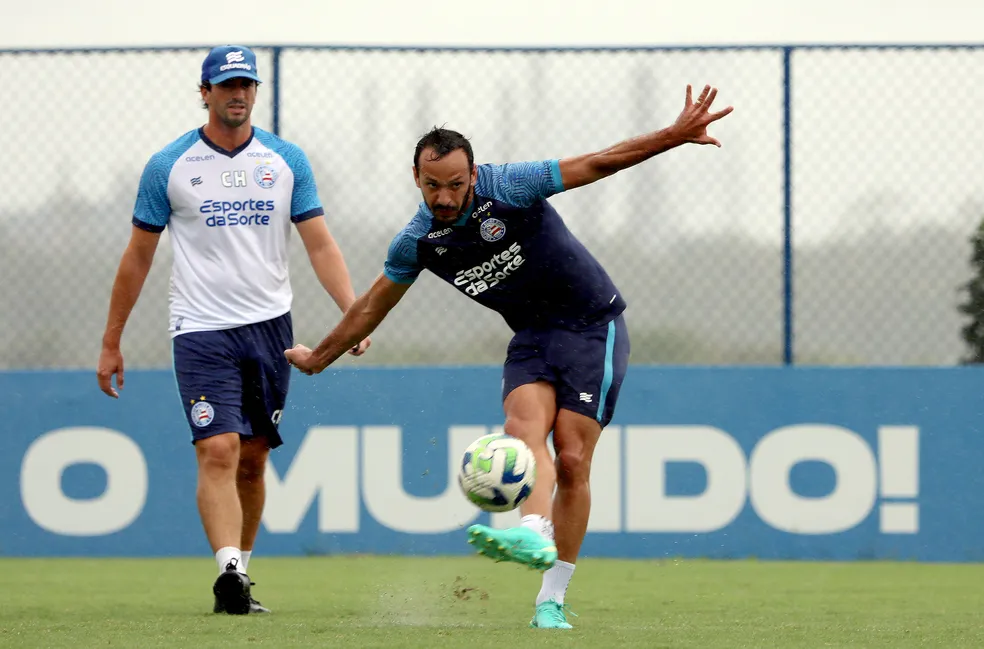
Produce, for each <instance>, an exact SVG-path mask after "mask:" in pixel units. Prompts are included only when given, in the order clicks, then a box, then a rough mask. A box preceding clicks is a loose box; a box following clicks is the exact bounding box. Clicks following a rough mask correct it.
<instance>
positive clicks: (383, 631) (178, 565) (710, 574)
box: [0, 555, 984, 649]
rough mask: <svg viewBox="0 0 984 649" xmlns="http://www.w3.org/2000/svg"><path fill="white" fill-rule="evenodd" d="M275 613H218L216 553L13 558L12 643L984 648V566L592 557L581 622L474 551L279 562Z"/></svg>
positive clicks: (7, 623)
mask: <svg viewBox="0 0 984 649" xmlns="http://www.w3.org/2000/svg"><path fill="white" fill-rule="evenodd" d="M250 576H251V577H252V578H253V580H254V581H256V582H257V585H256V587H255V588H254V594H255V596H256V597H257V599H259V600H260V601H262V602H263V603H264V604H265V605H267V606H269V607H270V608H271V609H273V611H274V612H273V614H272V615H268V616H258V615H257V616H245V617H233V616H228V615H213V614H212V613H211V604H212V601H211V590H210V589H211V582H212V580H213V579H214V577H215V564H214V562H213V561H210V560H208V559H200V560H199V559H161V560H157V559H154V560H60V559H58V560H53V559H41V560H24V559H2V560H0V646H2V647H45V648H55V649H57V648H61V647H71V648H73V649H75V648H79V647H191V648H194V649H205V648H206V647H229V646H240V647H353V648H361V647H407V648H416V647H466V648H469V647H475V648H478V647H571V646H576V647H618V648H619V649H628V648H634V647H647V648H655V647H703V648H706V647H783V648H793V647H847V646H850V647H926V646H938V647H984V615H982V610H984V566H979V565H929V564H915V563H773V562H755V561H736V562H714V561H663V562H655V561H612V560H602V559H585V560H583V561H582V563H581V564H580V565H579V566H578V570H577V573H576V574H575V577H574V582H573V583H572V586H571V590H570V591H569V593H568V604H569V605H570V606H571V608H572V609H573V610H574V611H575V612H576V613H578V615H579V617H576V618H574V617H572V618H570V619H571V622H572V623H573V624H574V626H575V629H574V630H573V631H567V632H561V631H541V630H533V629H528V628H527V626H526V625H527V622H528V621H529V618H530V613H531V611H532V598H533V597H534V596H535V594H536V591H537V590H538V588H539V575H538V574H537V573H533V572H530V571H528V570H526V569H524V568H522V567H520V566H516V565H513V564H494V563H491V562H488V561H486V560H483V559H481V558H478V557H475V558H471V557H465V558H453V559H432V558H410V559H403V558H388V557H387V558H383V557H334V558H297V559H293V558H292V559H284V558H267V557H263V556H262V555H258V556H257V557H256V558H255V559H254V560H253V561H252V562H251V563H250Z"/></svg>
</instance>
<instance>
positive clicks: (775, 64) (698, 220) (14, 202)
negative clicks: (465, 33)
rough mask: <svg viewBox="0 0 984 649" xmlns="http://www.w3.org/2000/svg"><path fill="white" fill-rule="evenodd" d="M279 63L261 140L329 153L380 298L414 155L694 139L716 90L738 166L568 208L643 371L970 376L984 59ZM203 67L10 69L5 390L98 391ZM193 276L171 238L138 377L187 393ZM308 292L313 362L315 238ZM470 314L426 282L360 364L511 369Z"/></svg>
mask: <svg viewBox="0 0 984 649" xmlns="http://www.w3.org/2000/svg"><path fill="white" fill-rule="evenodd" d="M255 51H256V53H257V55H258V57H259V67H260V75H261V77H263V78H264V79H265V83H264V84H263V86H262V87H261V88H260V91H259V95H258V102H257V105H256V108H255V109H254V113H253V115H254V123H255V124H256V125H257V126H260V127H263V128H266V129H269V130H277V131H278V132H279V133H280V134H281V135H282V136H283V137H285V138H286V139H288V140H291V141H293V142H295V143H297V144H298V145H300V146H301V147H302V148H303V149H304V150H305V152H306V153H307V155H308V157H309V158H310V160H311V163H312V166H313V168H314V173H315V178H316V179H317V182H318V184H319V190H320V195H321V199H322V201H323V203H324V205H325V209H326V212H327V219H328V224H329V228H330V229H331V230H332V232H333V234H334V235H335V237H336V239H337V240H338V242H339V244H340V246H341V247H342V250H343V252H344V254H345V256H346V260H347V262H348V265H349V269H350V271H351V273H352V280H353V283H354V285H355V289H356V292H357V293H358V292H362V291H363V290H365V289H366V288H367V287H368V285H369V283H370V282H371V281H372V280H373V279H374V278H375V277H376V275H377V274H378V273H379V272H380V270H381V268H382V263H383V260H384V258H385V255H386V250H387V247H388V244H389V242H390V240H391V239H392V237H393V236H394V235H395V234H396V232H398V231H399V230H400V228H402V227H403V225H405V224H406V222H407V221H408V220H409V219H410V217H411V216H412V215H413V213H414V211H415V210H416V206H417V203H418V202H419V200H420V195H419V192H418V190H417V189H416V187H415V186H414V183H413V178H412V174H411V166H412V154H413V147H414V145H415V143H416V141H417V138H418V137H419V136H420V135H421V134H422V133H423V132H425V131H426V130H428V129H429V128H431V127H432V126H434V125H446V126H448V127H449V128H454V129H456V130H459V131H461V132H463V133H465V134H466V135H467V136H469V137H470V138H471V140H472V143H473V146H474V148H475V152H476V158H477V161H479V162H507V161H514V160H534V159H543V158H552V157H564V156H568V155H576V154H579V153H584V152H587V151H591V150H596V149H600V148H603V147H605V146H608V145H610V144H613V143H615V142H617V141H619V140H622V139H625V138H628V137H631V136H634V135H637V134H640V133H644V132H647V131H651V130H654V129H656V128H660V127H662V126H664V125H666V124H668V123H670V122H671V121H672V120H673V119H674V118H675V117H676V115H677V114H678V112H679V110H680V108H681V107H682V102H683V91H684V88H685V86H686V84H688V83H691V84H694V85H695V86H697V87H700V86H701V85H702V84H704V83H711V84H714V85H717V86H718V87H719V88H720V95H719V99H718V103H720V104H721V106H724V105H728V104H731V105H734V106H735V107H736V110H735V112H734V114H732V115H731V116H729V117H728V118H727V119H725V120H724V121H723V122H721V123H719V124H717V125H715V126H714V127H713V134H714V135H715V136H717V137H718V138H719V139H720V140H721V141H722V142H723V144H724V148H723V149H720V150H719V149H715V148H713V147H683V148H680V149H677V150H674V151H672V152H669V153H667V154H665V155H664V156H659V157H657V158H656V159H654V160H652V161H650V162H647V163H645V164H643V165H640V166H638V167H635V168H633V169H629V170H626V171H624V172H622V173H620V174H618V175H616V176H614V177H611V178H609V179H606V180H605V181H603V182H600V183H597V184H595V185H591V186H588V187H584V188H581V189H578V190H576V191H573V192H569V193H565V194H561V195H559V196H557V197H555V198H554V199H551V202H552V203H553V204H554V205H555V206H556V207H557V208H558V209H559V210H560V212H561V214H562V215H563V216H564V217H565V219H566V221H567V223H568V225H569V227H570V228H571V230H572V231H573V232H574V233H575V234H576V235H577V236H578V237H579V238H580V239H581V240H582V241H583V242H584V243H585V245H587V247H588V248H589V249H590V250H591V251H592V252H593V253H594V254H595V255H596V256H597V257H598V259H599V260H600V261H601V262H602V264H603V265H604V266H605V267H606V268H607V269H608V271H609V272H610V274H611V275H612V277H613V279H614V280H615V282H616V284H617V285H618V286H619V287H620V289H621V290H622V292H623V294H624V295H625V297H626V299H627V300H628V302H629V311H628V312H627V315H626V317H627V320H628V323H629V327H630V331H631V335H632V345H633V350H632V351H633V358H632V360H633V362H635V363H670V364H779V363H782V362H783V361H784V359H785V360H789V359H788V358H787V357H786V356H785V355H784V353H785V352H792V358H793V359H794V360H795V361H796V362H799V363H824V364H900V365H904V364H952V363H955V362H957V360H958V359H959V357H960V356H961V355H962V353H963V346H962V342H961V340H960V333H959V330H960V326H961V324H962V323H963V320H962V317H961V316H960V314H959V312H958V311H957V304H958V302H959V301H960V300H961V295H960V293H959V291H958V289H959V286H960V285H961V284H962V283H963V282H965V281H967V280H968V279H969V278H970V275H971V272H972V271H971V269H970V267H969V265H968V258H969V255H970V244H969V243H968V237H969V236H970V235H971V234H972V233H973V232H974V230H975V229H976V227H977V224H978V221H979V220H980V219H981V217H982V216H984V209H982V207H984V185H981V183H980V182H979V178H978V174H977V173H976V172H977V168H976V167H977V165H976V160H977V156H975V153H976V152H977V151H980V150H981V144H982V140H984V134H982V133H980V132H978V131H976V130H975V129H973V123H974V122H973V120H972V119H971V116H972V111H973V110H974V107H975V106H976V105H978V104H979V102H978V101H977V100H978V99H979V97H978V95H980V94H981V93H984V89H981V88H979V87H976V86H973V85H972V84H969V83H968V80H969V79H972V78H973V77H974V73H975V71H976V70H977V69H979V68H980V67H981V65H982V64H984V48H981V49H973V48H954V49H952V50H940V49H906V48H895V49H893V48H879V49H871V48H840V49H833V48H831V49H825V48H804V49H799V48H747V49H692V50H690V49H669V50H664V49H627V50H536V51H531V50H482V51H478V50H474V51H471V50H411V49H392V50H391V49H358V48H290V47H285V48H257V49H256V50H255ZM206 52H207V50H206V49H204V48H203V49H194V48H192V49H179V50H143V51H140V50H114V51H79V52H5V53H0V84H2V86H3V87H4V89H5V108H4V111H3V115H4V118H3V119H2V120H0V142H3V143H4V145H5V149H6V154H7V156H6V162H7V167H8V174H7V179H6V182H5V183H4V185H5V190H4V191H3V192H0V277H2V280H0V368H34V367H59V368H92V367H94V366H95V363H96V359H97V357H98V353H99V344H100V339H101V336H102V330H103V326H104V324H105V317H106V309H107V305H108V299H109V292H110V288H111V285H112V282H113V277H114V274H115V272H116V267H117V264H118V262H119V257H120V255H121V253H122V251H123V249H124V247H125V245H126V242H127V239H128V237H129V232H130V227H131V226H130V215H131V211H132V208H133V202H134V198H135V195H136V189H137V181H138V179H139V175H140V172H141V170H142V168H143V165H144V163H145V162H146V160H147V158H148V157H149V156H150V155H152V154H153V153H154V152H155V151H157V150H159V149H160V148H161V147H163V146H164V145H165V144H167V143H168V142H170V141H171V140H173V139H175V138H176V137H177V136H179V135H180V134H181V133H184V132H186V131H188V130H190V129H192V128H195V127H197V126H199V125H201V124H202V123H203V122H204V121H205V119H206V115H205V112H204V110H202V108H201V106H200V101H199V97H198V93H197V78H198V72H199V70H200V65H201V61H202V59H203V58H204V56H205V54H206ZM787 81H788V82H789V86H788V90H789V93H788V95H787V93H786V90H787V87H786V85H785V84H786V82H787ZM787 96H788V98H789V100H788V101H787V100H786V99H787ZM787 142H788V143H789V145H790V146H789V149H788V151H789V154H790V157H789V160H790V161H791V166H787V164H786V160H787V158H786V148H785V147H786V145H787ZM787 188H788V190H789V192H790V194H789V195H790V196H791V199H792V200H791V204H790V214H791V216H792V226H793V227H792V229H791V230H790V231H789V232H788V234H789V239H788V242H789V244H791V247H790V249H789V250H790V251H791V253H792V256H791V260H792V265H791V267H790V266H788V265H787V264H786V263H785V259H786V258H785V254H786V249H785V248H784V246H785V244H786V243H787V238H786V237H787V230H786V228H785V227H784V223H785V218H786V216H787V213H786V200H785V196H786V191H787ZM170 264H171V249H170V244H169V240H168V235H167V234H165V235H164V236H163V237H162V240H161V246H160V248H159V251H158V257H157V259H156V261H155V265H154V268H153V269H152V271H151V274H150V277H149V278H148V281H147V284H146V285H145V287H144V290H143V293H142V296H141V298H140V301H139V302H138V304H137V307H136V309H135V310H134V313H133V315H132V316H131V319H130V322H129V324H128V326H127V330H126V333H125V335H124V343H123V344H124V354H125V355H126V359H127V367H131V368H132V367H167V366H169V365H170V341H169V338H168V335H167V331H166V322H167V318H166V313H167V286H168V278H169V273H170ZM790 268H791V274H789V275H787V274H786V273H787V272H788V271H789V270H790ZM291 273H292V284H293V287H294V294H295V300H294V309H293V313H294V322H295V333H296V337H297V339H298V341H301V342H306V343H314V342H316V341H317V340H319V339H320V338H321V337H322V336H323V335H324V333H326V332H327V331H328V329H329V328H330V327H331V326H333V325H334V324H335V323H336V322H337V321H338V319H339V317H340V314H339V313H338V311H337V309H336V308H335V306H334V304H333V303H332V302H331V300H330V298H329V297H328V296H327V295H326V294H325V293H324V291H323V289H322V288H321V287H320V285H319V284H318V282H317V280H316V278H315V276H314V273H313V272H312V271H311V268H310V266H309V265H308V262H307V259H306V257H305V255H304V251H303V246H302V245H301V243H300V240H299V238H298V237H297V236H296V235H295V236H293V237H292V241H291ZM787 281H788V282H789V283H788V285H787ZM787 289H788V292H787ZM457 293H458V292H457V291H456V290H454V289H453V288H451V287H448V286H446V285H444V284H443V283H442V282H440V281H439V280H436V279H435V278H434V277H433V276H431V275H429V274H427V273H425V274H424V275H422V277H421V279H420V280H419V281H418V282H417V284H416V285H415V286H414V287H413V288H412V289H411V291H410V292H409V293H408V294H407V296H406V298H404V300H403V302H401V304H400V305H399V306H398V307H397V308H396V309H395V310H394V312H393V313H392V314H391V315H390V316H389V318H388V319H387V320H386V321H385V322H384V323H383V324H382V326H381V327H380V328H379V329H378V330H377V332H376V334H375V335H374V337H373V340H374V343H373V347H372V349H371V351H370V353H369V354H367V355H366V356H364V357H362V358H361V359H358V360H356V359H351V358H349V357H345V359H344V360H342V361H340V362H341V363H344V364H351V363H358V364H360V365H364V364H390V365H391V364H418V363H426V364H473V363H499V362H501V361H502V359H503V357H504V354H505V347H506V343H507V341H508V339H509V336H510V332H509V331H508V330H507V328H506V326H505V324H504V323H503V322H502V321H501V319H500V318H499V316H497V315H496V314H494V313H492V312H489V311H487V310H485V309H483V308H482V307H480V306H478V305H476V304H473V303H471V302H470V301H469V300H466V299H464V298H463V297H461V296H460V295H458V294H457ZM788 296H791V298H792V300H791V302H787V297H788ZM787 307H788V309H787ZM789 315H792V318H793V319H792V321H791V327H790V328H789V329H788V332H789V333H791V334H792V337H787V336H786V332H787V330H786V329H785V324H786V318H787V317H788V316H789Z"/></svg>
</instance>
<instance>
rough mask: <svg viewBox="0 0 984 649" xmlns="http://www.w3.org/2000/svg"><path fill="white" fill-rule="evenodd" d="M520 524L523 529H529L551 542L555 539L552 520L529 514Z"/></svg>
mask: <svg viewBox="0 0 984 649" xmlns="http://www.w3.org/2000/svg"><path fill="white" fill-rule="evenodd" d="M519 524H520V525H521V526H523V527H528V528H530V529H531V530H533V531H534V532H536V533H537V534H539V535H540V536H542V537H543V538H545V539H548V540H550V541H553V538H554V528H553V523H551V522H550V519H548V518H546V517H544V516H540V515H539V514H527V515H526V516H523V518H522V519H521V520H520V522H519Z"/></svg>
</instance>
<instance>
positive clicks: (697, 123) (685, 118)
mask: <svg viewBox="0 0 984 649" xmlns="http://www.w3.org/2000/svg"><path fill="white" fill-rule="evenodd" d="M715 97H717V88H711V87H710V86H704V90H703V92H701V93H700V96H699V97H697V101H694V100H693V89H692V88H691V87H690V85H689V84H688V85H687V101H686V103H685V104H684V106H683V111H682V112H681V113H680V116H679V117H677V119H676V122H674V123H673V126H672V127H671V128H672V129H673V130H674V132H675V133H676V134H677V135H679V136H680V137H681V138H682V139H683V140H685V141H687V142H693V143H695V144H713V145H714V146H717V147H719V146H721V143H720V142H718V141H717V140H716V139H714V138H713V137H711V136H710V135H708V134H707V126H708V124H710V123H711V122H716V121H718V120H719V119H721V118H722V117H724V116H725V115H727V114H729V113H730V112H731V111H733V110H734V107H733V106H728V107H727V108H725V109H724V110H720V111H718V112H716V113H712V112H710V108H711V104H712V103H714V98H715Z"/></svg>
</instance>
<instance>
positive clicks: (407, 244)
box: [383, 226, 423, 284]
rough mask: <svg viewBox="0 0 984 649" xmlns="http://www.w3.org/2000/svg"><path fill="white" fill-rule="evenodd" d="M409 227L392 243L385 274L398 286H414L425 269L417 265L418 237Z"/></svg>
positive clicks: (387, 255) (385, 264) (384, 268)
mask: <svg viewBox="0 0 984 649" xmlns="http://www.w3.org/2000/svg"><path fill="white" fill-rule="evenodd" d="M409 230H410V226H407V227H406V228H404V229H403V230H401V231H400V233H399V234H398V235H396V237H394V238H393V242H392V243H390V247H389V251H388V252H387V254H386V262H385V263H384V264H383V273H384V274H385V275H386V277H387V278H389V280H390V281H393V282H396V283H397V284H413V283H414V281H416V279H417V277H418V276H419V275H420V271H422V270H423V267H422V266H421V265H420V264H419V263H417V237H415V236H414V235H413V233H412V232H410V231H409Z"/></svg>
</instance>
